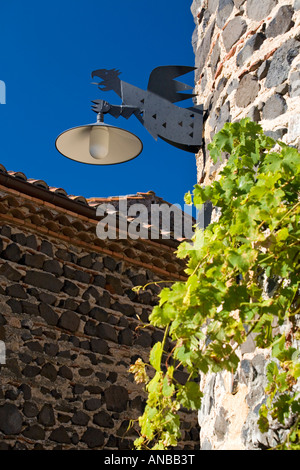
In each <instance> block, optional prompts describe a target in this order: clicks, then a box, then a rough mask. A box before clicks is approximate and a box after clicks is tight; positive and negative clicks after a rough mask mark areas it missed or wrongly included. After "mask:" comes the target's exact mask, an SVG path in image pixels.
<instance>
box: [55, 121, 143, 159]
mask: <svg viewBox="0 0 300 470" xmlns="http://www.w3.org/2000/svg"><path fill="white" fill-rule="evenodd" d="M55 145H56V148H57V150H58V151H59V152H60V153H61V154H62V155H64V156H65V157H67V158H70V159H71V160H76V161H77V162H81V163H87V164H90V165H115V164H117V163H123V162H126V161H128V160H132V159H134V158H136V157H137V156H138V155H139V154H140V153H141V152H142V150H143V144H142V142H141V140H140V139H139V138H138V137H137V136H135V135H134V134H132V133H131V132H129V131H126V130H124V129H120V128H119V127H114V126H110V125H109V124H104V123H101V122H99V123H94V124H87V125H85V126H79V127H74V128H72V129H69V130H67V131H65V132H63V133H62V134H60V135H59V136H58V137H57V139H56V142H55Z"/></svg>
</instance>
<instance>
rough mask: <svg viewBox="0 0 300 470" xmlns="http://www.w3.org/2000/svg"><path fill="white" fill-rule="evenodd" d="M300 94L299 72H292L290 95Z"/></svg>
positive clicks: (294, 96) (292, 96)
mask: <svg viewBox="0 0 300 470" xmlns="http://www.w3.org/2000/svg"><path fill="white" fill-rule="evenodd" d="M297 96H300V72H299V71H297V72H293V73H291V75H290V97H291V98H296V97H297Z"/></svg>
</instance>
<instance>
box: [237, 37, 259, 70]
mask: <svg viewBox="0 0 300 470" xmlns="http://www.w3.org/2000/svg"><path fill="white" fill-rule="evenodd" d="M265 39H266V37H265V35H264V34H263V33H256V34H254V35H253V36H251V38H250V39H248V41H247V42H246V44H245V46H244V47H243V49H242V50H241V51H240V52H239V53H238V55H237V57H236V64H237V66H238V67H242V65H243V64H244V63H245V62H246V60H248V59H249V58H250V57H252V55H253V53H254V52H255V51H257V50H258V49H259V48H260V47H261V45H262V43H263V42H264V40H265Z"/></svg>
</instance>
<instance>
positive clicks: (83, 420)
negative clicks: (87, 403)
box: [72, 411, 90, 426]
mask: <svg viewBox="0 0 300 470" xmlns="http://www.w3.org/2000/svg"><path fill="white" fill-rule="evenodd" d="M89 420H90V417H89V415H87V414H86V413H84V412H83V411H76V413H74V415H73V416H72V423H73V424H76V425H78V426H86V425H87V424H88V422H89Z"/></svg>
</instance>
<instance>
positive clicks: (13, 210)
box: [0, 165, 185, 279]
mask: <svg viewBox="0 0 300 470" xmlns="http://www.w3.org/2000/svg"><path fill="white" fill-rule="evenodd" d="M145 197H146V198H148V197H149V199H150V200H151V199H153V197H156V196H155V195H154V194H153V192H149V193H138V194H137V195H132V196H129V198H133V200H134V201H136V200H137V199H143V200H144V198H145ZM157 199H159V198H157ZM113 200H114V201H117V200H118V198H117V197H111V198H92V199H91V200H89V199H85V198H83V197H81V196H70V195H68V194H67V193H66V191H64V190H63V189H62V188H54V187H49V186H48V185H47V183H46V182H44V181H42V180H35V179H27V177H26V176H25V175H24V173H22V172H8V171H7V170H6V169H5V168H4V167H3V165H0V219H2V223H8V224H13V225H15V226H17V227H19V228H22V230H29V231H31V232H33V233H35V234H37V233H39V234H40V235H41V236H43V235H46V236H49V237H52V238H55V239H57V240H61V242H63V243H66V244H68V245H69V244H70V245H76V246H78V247H80V248H82V249H85V250H87V251H89V250H94V251H95V252H98V251H99V252H101V253H105V254H108V255H110V256H113V257H115V258H117V259H120V260H123V261H125V262H126V263H129V264H134V265H136V266H140V267H141V268H145V269H150V270H152V271H153V272H156V273H158V274H160V275H163V276H165V277H167V276H169V277H171V278H173V279H185V272H184V269H185V262H184V260H181V259H178V258H176V256H175V255H174V249H176V248H177V247H178V240H174V239H173V240H172V239H167V240H165V239H157V240H151V239H145V240H144V239H137V240H131V239H128V238H126V239H116V240H110V239H106V240H101V239H99V238H98V237H97V235H96V226H97V224H98V223H99V220H100V222H101V219H100V218H99V217H97V215H96V207H97V205H99V203H101V202H109V201H113ZM116 212H117V213H118V210H117V208H116ZM120 216H121V214H120ZM127 220H128V222H130V220H129V219H127Z"/></svg>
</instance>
